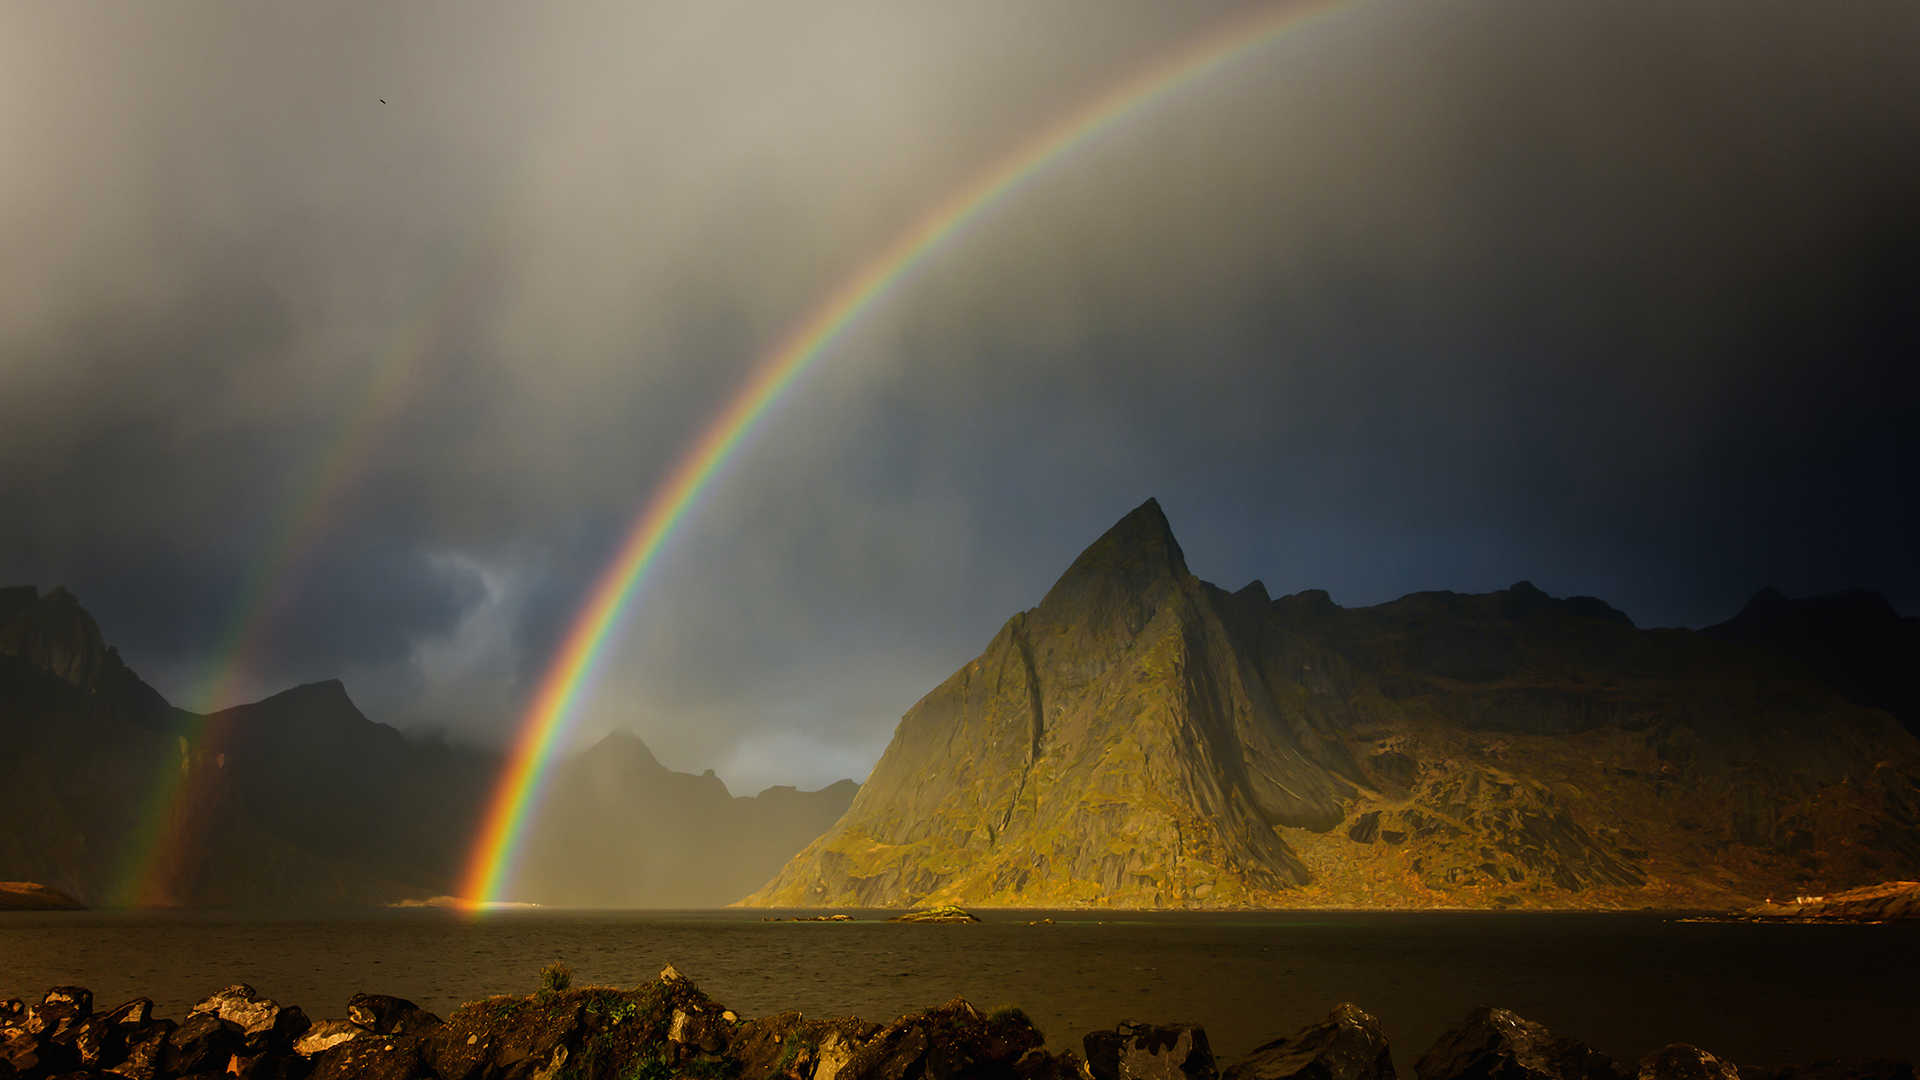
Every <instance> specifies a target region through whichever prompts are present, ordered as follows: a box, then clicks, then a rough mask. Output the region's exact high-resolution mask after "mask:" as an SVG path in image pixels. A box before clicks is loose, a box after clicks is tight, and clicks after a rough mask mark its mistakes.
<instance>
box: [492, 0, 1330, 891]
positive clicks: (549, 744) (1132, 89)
mask: <svg viewBox="0 0 1920 1080" xmlns="http://www.w3.org/2000/svg"><path fill="white" fill-rule="evenodd" d="M1334 2H1335V0H1327V2H1317V3H1283V4H1278V5H1263V6H1260V7H1257V8H1255V9H1253V10H1250V11H1244V12H1241V13H1238V14H1237V15H1235V16H1233V17H1231V18H1228V19H1226V20H1224V21H1222V22H1220V23H1218V24H1216V25H1215V26H1213V27H1212V28H1210V29H1209V30H1207V31H1205V32H1203V33H1201V34H1200V35H1198V36H1196V37H1193V38H1191V39H1188V40H1187V41H1185V42H1183V43H1182V44H1181V45H1179V46H1178V47H1176V48H1174V49H1173V50H1171V51H1169V52H1167V53H1164V54H1162V55H1160V56H1159V57H1157V58H1156V59H1154V60H1153V61H1152V62H1150V63H1148V64H1147V65H1146V66H1144V67H1142V68H1139V69H1137V70H1136V71H1134V72H1133V73H1132V74H1131V75H1129V76H1128V77H1127V78H1125V79H1122V80H1120V81H1119V82H1118V83H1116V84H1114V85H1113V86H1111V87H1109V88H1108V89H1107V90H1105V91H1104V92H1102V93H1100V94H1097V95H1095V96H1094V97H1092V98H1089V99H1088V100H1087V101H1085V102H1084V103H1083V104H1081V105H1080V107H1078V108H1076V109H1074V110H1072V111H1070V112H1068V113H1066V114H1064V115H1062V116H1061V117H1060V118H1059V119H1058V120H1056V121H1055V122H1054V123H1053V124H1052V125H1050V126H1049V127H1047V128H1045V129H1044V130H1042V131H1040V132H1039V133H1038V134H1037V135H1034V136H1032V137H1030V138H1029V139H1027V140H1026V141H1024V142H1022V143H1021V144H1019V145H1018V146H1017V147H1015V148H1014V149H1013V151H1012V152H1011V153H1009V154H1007V155H1006V156H1005V157H1002V158H1000V159H999V160H998V161H997V162H995V163H994V164H993V165H991V166H989V167H988V168H986V169H984V170H983V171H981V172H980V173H978V174H977V175H975V176H974V177H973V179H972V180H971V181H970V182H968V183H967V184H965V185H963V186H961V187H960V188H958V189H956V190H955V191H954V192H953V194H951V195H949V196H948V197H947V198H946V199H945V200H943V201H942V202H940V203H939V204H937V205H936V206H934V207H933V208H932V209H931V210H929V211H928V212H927V213H926V214H925V215H924V216H922V217H921V218H920V219H919V220H917V221H916V222H914V223H913V225H911V226H910V227H909V228H907V229H906V230H905V231H903V232H901V233H900V234H899V235H898V236H896V237H895V238H894V240H893V242H892V243H891V244H889V245H888V246H887V247H886V248H884V249H883V250H881V251H880V252H879V253H878V254H877V255H875V256H874V257H873V258H871V259H869V260H867V261H866V262H865V263H864V264H862V265H861V267H860V269H859V270H858V271H857V272H856V273H854V274H853V276H852V277H850V278H848V279H846V280H845V281H844V282H842V283H841V285H840V286H839V287H838V288H837V289H835V290H834V291H833V292H832V293H830V294H829V295H828V296H827V297H826V299H825V301H824V302H823V303H821V304H820V306H819V307H817V308H815V309H814V310H813V311H812V313H811V314H809V315H808V316H807V317H806V318H805V319H804V320H802V321H801V322H800V323H799V324H798V325H796V326H795V327H793V329H792V330H791V331H790V332H789V333H788V334H787V335H786V337H785V338H783V339H782V340H781V341H780V343H779V345H778V346H777V347H776V348H774V349H773V351H772V352H770V353H768V354H767V356H766V358H765V359H764V360H763V361H761V363H760V365H759V367H758V368H756V369H755V370H754V372H753V373H752V375H751V376H750V377H749V378H748V380H747V383H746V385H745V386H744V387H743V388H741V390H740V391H739V393H738V394H736V395H735V397H734V398H733V400H732V401H730V402H728V403H727V405H726V407H725V408H724V409H722V410H721V412H720V414H719V415H718V416H716V417H714V419H713V422H712V423H711V424H709V425H708V427H707V429H706V431H705V433H704V434H702V435H701V436H700V438H699V439H698V440H697V441H696V442H695V443H694V444H693V446H692V447H690V448H689V449H688V451H687V452H686V454H685V456H683V457H682V458H681V459H680V461H679V463H678V464H676V465H675V466H674V467H673V471H672V472H671V473H669V474H668V476H667V478H666V480H665V482H664V483H662V484H661V485H660V486H659V487H658V488H657V489H656V490H655V491H654V493H653V497H652V498H651V499H649V500H648V501H647V503H646V506H645V507H644V508H643V509H642V510H641V512H640V515H639V517H638V518H637V519H636V520H635V521H634V523H633V527H632V529H631V530H630V531H629V532H628V533H627V535H626V538H625V540H624V542H622V544H621V545H620V548H619V550H618V552H617V553H616V554H615V556H614V558H613V560H612V561H611V562H610V563H609V564H608V565H607V567H606V568H605V569H604V570H603V571H601V573H600V576H599V578H598V579H597V580H596V581H595V582H594V585H593V589H592V591H591V592H590V593H588V596H587V601H586V603H585V605H584V606H583V607H582V608H581V609H580V612H579V614H578V616H577V617H576V618H575V620H574V622H573V624H572V629H570V630H569V631H568V632H567V635H566V637H565V639H564V640H563V641H562V643H561V645H560V649H559V651H558V653H556V654H555V656H554V659H553V662H552V664H551V665H550V666H549V667H548V668H547V671H546V674H545V676H544V677H543V678H542V679H541V681H540V684H539V687H538V689H537V691H536V692H535V694H534V697H533V700H532V702H531V703H530V704H529V706H528V708H527V712H526V716H525V718H524V719H523V720H522V722H521V726H520V730H519V734H518V736H517V737H516V738H515V740H514V742H513V744H512V745H511V746H510V747H509V748H508V758H507V765H506V770H505V772H504V773H503V774H502V775H501V777H500V780H499V782H498V784H497V785H496V787H495V789H494V795H493V799H492V801H491V802H490V803H489V804H488V806H487V809H486V816H485V819H484V821H483V822H482V824H481V828H480V832H479V835H478V836H477V837H476V838H475V841H474V845H473V849H472V852H471V854H470V856H469V859H468V863H467V871H466V875H465V877H464V879H463V880H462V882H461V887H460V896H461V897H463V898H465V899H466V900H467V901H468V902H469V903H470V904H471V905H473V906H474V908H475V909H476V910H477V909H479V908H481V907H483V906H485V905H486V904H488V903H489V902H492V901H495V900H497V899H498V898H499V897H498V894H499V892H500V889H501V886H502V885H503V884H504V883H505V882H506V880H507V877H508V875H509V873H510V872H511V870H512V868H513V862H514V856H515V853H516V850H517V848H518V847H519V843H520V839H521V833H522V830H523V828H524V827H525V825H526V823H527V820H528V818H529V817H530V816H531V815H530V811H531V810H532V809H533V807H534V806H535V805H537V803H538V802H539V797H540V792H541V785H542V782H543V780H544V778H545V773H546V769H547V764H548V762H549V761H550V760H551V759H552V756H553V752H554V750H555V748H556V747H557V746H558V745H559V743H560V736H561V735H562V734H563V733H564V731H565V729H566V727H567V720H568V718H569V716H570V714H571V713H572V709H573V705H574V703H575V702H576V701H577V700H578V698H579V696H580V693H581V690H582V689H583V688H584V687H585V685H586V684H587V681H588V676H590V675H591V674H592V671H593V667H594V663H595V661H596V660H597V659H598V657H599V655H600V653H601V651H602V649H603V648H604V646H605V645H606V642H607V639H608V638H609V636H611V633H612V631H613V628H614V627H615V626H616V625H617V624H618V623H619V621H620V617H621V614H622V612H623V611H624V610H625V608H626V605H627V602H628V600H629V598H630V597H631V596H632V595H633V592H634V587H635V586H636V585H637V584H639V582H640V580H641V579H642V578H643V577H644V576H645V574H646V572H647V568H648V567H649V566H651V565H652V563H653V560H654V557H655V556H656V555H658V554H659V552H660V548H661V546H662V545H663V544H664V543H665V542H666V540H667V538H668V537H669V536H671V535H672V533H673V530H674V526H675V525H677V524H678V523H679V522H680V520H681V519H682V518H683V517H684V516H685V515H686V513H687V510H688V508H689V507H691V506H692V505H693V502H694V500H695V498H696V497H697V496H698V495H699V494H700V492H701V491H702V490H703V489H704V488H705V487H706V486H707V485H708V483H709V482H710V481H711V480H712V479H713V476H714V474H715V473H716V472H717V471H718V470H719V468H720V467H721V466H722V465H724V464H725V463H726V461H727V459H728V458H729V457H730V456H731V455H732V453H733V451H734V449H735V448H736V447H738V446H739V445H740V442H741V440H742V439H743V438H744V437H745V436H746V435H747V433H748V432H749V431H750V430H751V429H752V428H753V426H754V423H755V421H756V420H758V419H759V418H760V417H761V416H762V415H763V414H764V413H765V412H766V411H767V409H768V408H769V407H770V406H771V405H772V404H773V403H774V401H776V400H778V399H779V397H780V395H781V393H782V392H783V391H784V390H786V388H787V387H788V386H790V385H792V383H793V381H794V379H796V378H798V377H799V375H800V373H801V372H803V371H805V370H806V369H807V367H808V366H809V365H810V364H812V362H813V361H814V360H816V359H817V358H819V356H820V355H821V353H822V352H823V351H825V349H826V347H827V346H828V345H829V344H831V343H832V342H833V340H834V339H835V338H836V337H838V336H839V334H840V332H841V331H842V330H844V329H845V328H846V327H847V325H848V324H849V323H851V322H852V321H853V320H854V319H855V318H856V317H857V316H858V315H859V314H860V313H861V312H862V311H864V310H866V309H867V308H868V307H871V306H872V305H873V304H874V302H875V301H877V300H878V299H879V298H880V297H882V296H884V295H885V294H886V293H887V292H888V290H889V289H890V288H892V286H894V285H895V284H896V283H898V282H899V281H900V279H901V278H902V277H903V276H904V275H905V274H906V273H907V272H908V271H909V270H912V269H913V268H914V267H915V266H917V265H918V264H919V263H920V262H921V261H922V260H923V259H924V258H925V257H926V255H927V253H928V252H930V251H932V250H934V249H935V248H937V247H938V246H939V245H940V244H941V242H942V241H944V240H946V239H947V238H948V237H950V236H952V235H954V234H955V233H956V232H957V231H958V230H959V229H960V228H961V227H962V226H963V225H965V224H967V223H968V222H969V221H972V220H974V219H976V218H978V217H979V216H980V215H981V212H982V211H984V210H985V209H986V208H988V207H990V206H992V205H993V204H994V203H995V202H997V201H998V200H1000V199H1001V198H1003V197H1005V196H1006V195H1007V193H1008V192H1010V191H1012V190H1014V189H1015V188H1017V187H1018V186H1019V185H1020V184H1021V182H1022V181H1024V180H1026V179H1027V178H1028V177H1030V176H1033V175H1034V174H1035V173H1037V172H1039V171H1040V170H1041V169H1043V168H1045V167H1046V166H1047V165H1048V164H1049V163H1051V162H1053V161H1055V160H1057V159H1058V158H1060V157H1061V156H1063V155H1065V154H1067V153H1068V152H1070V151H1072V150H1073V149H1075V148H1076V147H1080V146H1084V145H1086V144H1087V143H1088V142H1090V141H1092V140H1093V139H1094V138H1096V137H1097V136H1098V135H1100V134H1101V133H1102V132H1104V131H1107V130H1109V129H1110V128H1112V127H1114V126H1115V125H1117V124H1118V123H1120V122H1121V121H1122V120H1124V119H1126V118H1127V117H1128V116H1129V115H1131V114H1132V113H1134V112H1135V111H1136V110H1138V109H1139V108H1140V107H1141V106H1144V105H1147V104H1149V103H1151V102H1153V101H1156V100H1159V99H1161V98H1164V97H1165V96H1166V95H1168V94H1170V93H1172V92H1173V91H1175V90H1178V89H1180V88H1181V87H1184V86H1189V85H1192V84H1193V83H1195V82H1198V81H1199V80H1201V79H1202V78H1204V77H1205V76H1207V75H1208V74H1209V73H1211V72H1214V71H1217V70H1219V69H1220V68H1222V67H1224V66H1226V65H1227V64H1229V63H1231V62H1232V61H1234V60H1236V59H1239V58H1240V57H1243V56H1245V55H1247V54H1249V53H1251V52H1253V51H1255V50H1257V49H1259V48H1260V47H1261V46H1263V45H1265V44H1267V43H1268V42H1270V41H1272V40H1273V39H1274V38H1275V37H1277V36H1278V35H1279V34H1280V33H1281V31H1283V30H1286V29H1288V28H1290V27H1293V26H1296V25H1298V24H1299V23H1300V22H1302V21H1303V20H1304V19H1305V18H1306V17H1308V16H1310V15H1312V14H1315V13H1318V12H1322V11H1326V10H1329V9H1330V8H1331V7H1332V6H1334Z"/></svg>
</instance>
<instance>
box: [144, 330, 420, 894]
mask: <svg viewBox="0 0 1920 1080" xmlns="http://www.w3.org/2000/svg"><path fill="white" fill-rule="evenodd" d="M435 329H436V327H435V325H434V324H433V322H432V321H431V320H429V321H427V322H423V323H421V324H419V325H416V326H414V327H412V328H410V329H409V331H408V332H406V333H404V334H402V335H401V336H400V338H399V340H398V341H396V342H395V344H394V345H393V347H391V348H390V349H388V350H387V354H386V355H385V356H382V357H380V358H378V360H377V362H376V364H375V367H374V371H373V374H372V376H371V378H369V379H368V381H367V384H366V387H365V390H364V391H363V393H362V395H361V400H360V401H358V402H357V403H356V405H355V407H354V408H352V409H350V410H349V411H347V412H346V413H345V414H344V416H343V422H342V423H341V425H340V429H339V432H338V434H337V435H336V436H335V438H334V439H333V440H332V442H331V443H330V445H329V447H328V449H327V451H326V452H325V453H324V454H321V455H320V456H318V457H317V458H315V459H314V460H313V462H312V463H311V464H310V465H309V467H308V468H307V470H306V472H305V474H304V475H302V476H300V477H298V479H297V480H295V482H293V483H291V484H290V485H289V486H288V489H287V491H286V495H285V497H284V498H282V499H280V500H279V505H280V507H281V512H280V514H279V515H278V517H277V518H276V519H275V527H274V529H273V531H272V533H271V534H270V535H269V536H268V539H267V542H266V543H265V544H263V545H261V547H260V549H259V554H258V555H257V557H256V558H255V559H254V561H253V563H252V564H251V565H250V566H249V568H248V570H247V575H246V578H245V580H244V583H243V585H242V587H241V590H240V594H239V597H238V599H237V600H236V601H235V603H234V606H233V610H232V612H231V613H230V615H229V618H228V620H227V624H226V628H225V631H224V632H223V633H222V634H221V637H220V642H219V645H218V647H217V648H216V649H215V651H214V663H213V666H212V668H211V669H210V673H209V676H208V678H207V681H206V684H205V685H204V686H202V687H200V688H199V689H198V690H197V691H196V692H195V693H194V694H193V696H192V697H191V698H190V699H189V700H190V704H191V706H192V708H194V709H196V710H200V711H198V712H196V713H191V714H189V715H190V717H191V718H190V719H189V720H188V722H187V726H186V728H185V729H184V730H182V731H181V732H180V733H179V737H178V746H179V756H178V757H177V758H175V757H173V756H172V755H169V757H168V760H167V761H166V762H165V763H164V764H163V765H162V767H161V769H160V772H159V774H158V775H157V776H156V777H155V778H154V780H153V786H152V787H151V788H150V789H149V791H148V792H147V796H146V801H145V803H144V805H143V806H142V808H141V812H140V815H139V817H138V818H137V819H136V821H137V822H138V827H137V828H136V829H135V831H134V833H133V835H132V836H131V837H130V838H129V840H128V842H127V843H126V845H125V848H124V853H123V861H122V863H121V870H120V873H119V874H118V875H117V876H116V879H115V884H114V886H113V889H112V892H111V893H110V899H111V902H112V903H113V904H114V905H116V906H122V907H130V906H143V905H153V904H161V905H165V904H169V903H172V902H173V901H174V900H175V899H176V897H175V895H174V893H175V887H176V886H177V885H178V884H180V882H179V881H178V878H179V877H180V875H181V874H182V873H183V872H184V870H185V869H186V866H187V864H189V863H190V862H191V860H192V859H193V857H194V854H195V850H196V846H197V844H198V841H199V836H200V833H201V832H203V831H204V829H205V826H206V822H205V820H204V818H205V807H204V806H202V805H201V804H202V803H203V802H204V801H205V797H206V795H207V792H206V791H204V790H203V789H204V788H205V787H206V786H207V785H205V784H203V783H199V782H198V781H199V780H200V779H201V778H202V773H203V772H204V770H205V768H206V767H207V764H208V763H209V762H214V763H216V764H215V766H214V767H216V768H217V767H218V764H217V763H218V762H219V760H220V758H221V755H222V754H223V753H224V746H225V742H226V736H227V732H228V728H229V726H230V725H231V723H232V718H231V717H230V716H228V715H227V714H225V713H222V712H217V711H215V710H218V709H221V708H222V707H223V706H226V705H230V704H232V700H233V697H234V695H235V694H236V693H238V692H240V690H241V688H242V684H243V682H244V680H245V679H246V678H247V677H248V676H249V675H250V674H252V673H253V670H254V663H255V661H256V659H257V654H258V651H259V649H260V648H261V646H262V645H263V644H264V643H265V642H266V641H267V638H268V632H269V631H270V630H271V629H272V627H273V624H274V623H275V621H276V620H277V619H278V617H279V615H280V613H281V612H282V610H283V609H284V608H285V606H286V604H287V602H288V600H289V599H291V597H292V595H293V592H294V589H295V587H296V586H297V585H298V583H299V581H300V580H301V575H300V573H299V571H300V569H301V568H302V567H303V566H304V565H305V564H306V562H307V559H308V556H309V554H310V553H311V552H312V551H313V549H314V547H315V546H316V545H318V543H319V542H320V540H321V539H322V538H323V537H324V536H325V535H326V534H327V530H328V526H329V525H330V524H331V523H332V516H333V512H334V510H335V509H336V507H337V504H338V502H339V500H340V497H341V495H342V494H343V493H344V492H345V491H346V490H347V489H348V488H349V486H350V485H351V483H352V481H353V479H354V478H355V477H357V476H359V475H360V474H361V472H362V471H363V470H364V469H365V467H366V463H367V461H368V460H369V459H370V458H371V456H372V454H373V450H374V448H375V447H376V446H377V445H378V444H379V442H380V434H381V433H382V432H383V431H384V430H385V429H386V427H387V424H388V422H389V421H390V420H391V419H392V418H393V417H394V416H395V415H396V414H397V413H398V411H399V409H400V406H401V404H402V403H403V402H404V401H405V400H406V398H407V396H408V394H409V392H410V389H411V387H412V385H413V383H414V381H415V376H416V374H417V369H418V367H419V363H420V358H421V356H422V354H423V352H424V348H425V346H426V345H428V344H429V343H430V338H431V337H432V335H433V333H434V331H435ZM245 509H246V508H236V511H235V512H236V513H244V512H245Z"/></svg>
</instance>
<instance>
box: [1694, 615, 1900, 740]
mask: <svg viewBox="0 0 1920 1080" xmlns="http://www.w3.org/2000/svg"><path fill="white" fill-rule="evenodd" d="M1705 633H1707V634H1708V635H1710V636H1713V637H1717V638H1720V639H1722V640H1725V641H1739V642H1744V643H1746V644H1749V645H1755V646H1758V647H1760V648H1763V649H1766V650H1767V651H1769V652H1771V653H1773V654H1775V655H1776V656H1778V657H1780V658H1781V659H1783V660H1785V661H1786V662H1789V663H1793V664H1796V665H1799V666H1801V667H1803V668H1805V669H1806V671H1807V673H1808V674H1809V675H1811V676H1813V677H1816V678H1820V679H1823V680H1825V681H1826V682H1828V683H1830V684H1831V685H1832V686H1833V688H1834V689H1836V690H1838V691H1839V692H1840V693H1841V694H1843V695H1844V696H1845V697H1846V698H1847V700H1848V701H1851V702H1853V703H1855V704H1857V705H1865V706H1868V707H1870V708H1875V709H1885V710H1887V711H1888V712H1890V713H1892V714H1893V715H1895V716H1897V717H1899V719H1900V722H1901V723H1902V724H1905V725H1906V727H1907V730H1908V731H1910V732H1913V733H1914V734H1915V735H1920V680H1916V679H1915V678H1914V673H1915V672H1916V671H1920V619H1908V618H1903V617H1901V615H1900V613H1899V612H1896V611H1895V610H1893V605H1892V604H1889V603H1887V600H1886V598H1885V597H1883V596H1881V595H1879V594H1878V593H1872V592H1867V591H1865V590H1864V589H1855V590H1852V591H1849V592H1840V593H1832V594H1829V595H1826V596H1809V597H1805V598H1802V599H1798V600H1790V599H1788V598H1787V597H1785V596H1782V595H1781V594H1780V593H1779V592H1777V591H1775V590H1773V589H1762V590H1761V591H1760V592H1759V593H1758V594H1757V595H1755V596H1754V598H1753V599H1752V600H1749V601H1748V602H1747V606H1746V607H1745V608H1742V609H1741V611H1740V614H1738V615H1735V616H1734V617H1733V618H1731V619H1728V620H1727V621H1726V622H1723V623H1721V624H1719V625H1718V626H1710V627H1708V628H1707V629H1706V631H1705Z"/></svg>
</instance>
